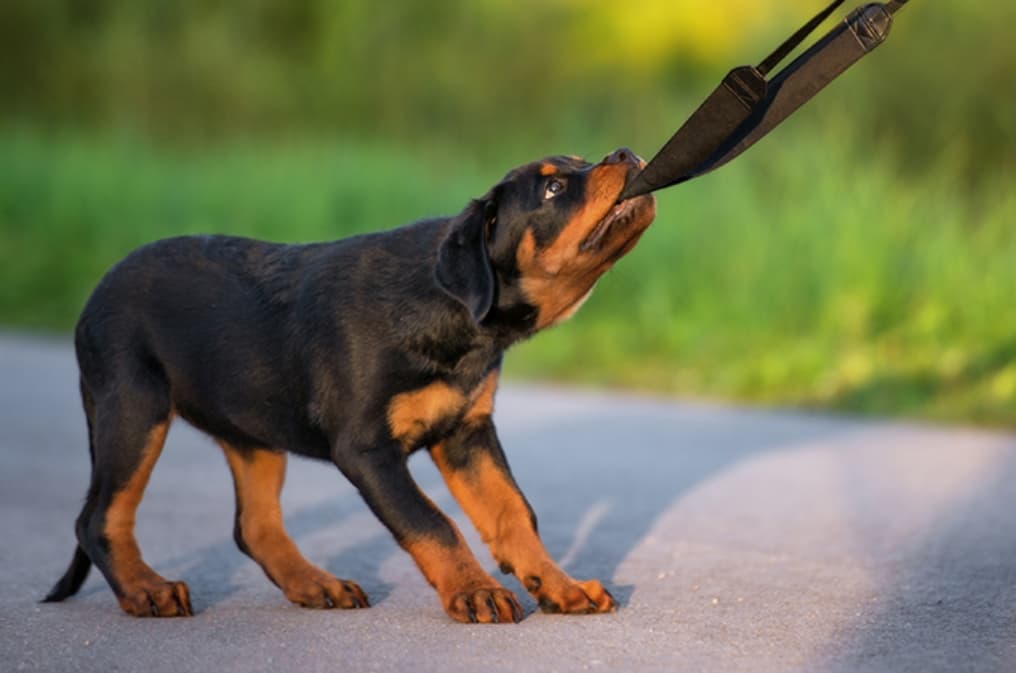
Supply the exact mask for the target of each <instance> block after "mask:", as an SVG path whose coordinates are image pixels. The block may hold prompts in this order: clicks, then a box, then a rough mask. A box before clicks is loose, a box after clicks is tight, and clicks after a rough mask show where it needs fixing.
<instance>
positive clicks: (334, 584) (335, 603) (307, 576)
mask: <svg viewBox="0 0 1016 673" xmlns="http://www.w3.org/2000/svg"><path fill="white" fill-rule="evenodd" d="M279 584H280V585H281V587H282V592H283V593H284V594H285V595H286V598H288V599H289V600H290V601H292V602H293V603H296V604H297V605H300V606H303V607H305V608H321V609H331V608H347V609H348V608H368V607H370V601H368V600H367V594H365V593H364V592H363V589H361V588H360V586H359V585H358V584H357V583H356V582H351V581H349V580H341V579H338V578H337V577H333V576H332V575H330V574H329V573H326V572H325V571H323V570H319V569H317V568H314V567H308V568H304V569H303V571H302V572H300V573H294V574H292V575H290V576H288V577H286V578H285V579H284V580H282V581H280V582H279Z"/></svg>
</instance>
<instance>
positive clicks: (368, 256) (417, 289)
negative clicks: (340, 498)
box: [46, 149, 655, 622]
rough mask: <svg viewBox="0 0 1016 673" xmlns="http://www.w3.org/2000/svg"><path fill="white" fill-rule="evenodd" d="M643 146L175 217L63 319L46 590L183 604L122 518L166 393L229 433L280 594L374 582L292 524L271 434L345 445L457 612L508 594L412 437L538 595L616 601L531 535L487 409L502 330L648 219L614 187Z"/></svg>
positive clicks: (238, 526) (145, 463)
mask: <svg viewBox="0 0 1016 673" xmlns="http://www.w3.org/2000/svg"><path fill="white" fill-rule="evenodd" d="M642 165H644V162H642V160H641V159H639V158H638V157H636V156H635V155H633V154H632V153H631V152H630V151H628V150H626V149H620V150H617V151H616V152H614V153H612V154H611V155H610V156H608V157H606V158H605V159H604V160H603V161H602V162H600V163H598V164H595V165H591V164H589V163H587V162H585V161H582V160H580V159H578V158H575V157H552V158H549V159H546V160H544V161H540V162H535V163H532V164H528V165H525V166H522V167H520V168H518V169H516V170H513V171H512V172H510V173H509V174H508V175H507V176H506V177H505V178H504V180H502V181H501V182H500V183H499V184H497V185H496V186H495V187H494V188H493V189H491V190H490V192H489V193H488V194H487V195H486V196H484V197H482V198H480V199H477V200H474V201H472V202H471V203H470V204H469V205H468V206H466V208H465V210H463V211H462V213H460V214H459V215H458V216H456V217H451V218H441V219H432V220H425V221H422V222H417V223H415V224H411V225H408V226H405V227H402V228H399V229H394V230H392V231H387V232H382V233H376V234H369V235H364V236H357V237H353V238H349V239H345V240H341V241H337V242H332V243H322V244H313V245H277V244H271V243H264V242H259V241H253V240H247V239H240V238H228V237H221V236H188V237H181V238H173V239H168V240H163V241H158V242H156V243H152V244H150V245H147V246H145V247H142V248H140V249H139V250H137V251H135V252H133V253H132V254H130V255H129V256H128V257H127V258H126V259H124V260H123V261H121V262H120V263H119V264H117V265H116V266H115V267H113V269H112V270H111V271H109V273H108V274H107V275H106V276H105V278H103V280H102V281H101V283H100V284H99V286H98V287H97V288H96V290H95V292H94V293H93V295H92V297H91V299H90V300H89V301H88V304H87V305H86V307H85V310H84V312H83V314H82V316H81V319H80V320H79V322H78V325H77V330H76V333H75V345H76V349H77V357H78V363H79V367H80V371H81V396H82V399H83V401H84V408H85V415H86V417H87V419H88V429H89V439H90V451H91V458H92V479H91V485H90V487H89V489H88V495H87V498H86V501H85V505H84V508H83V509H82V511H81V514H80V516H79V517H78V519H77V525H76V533H77V539H78V548H77V550H76V552H75V555H74V559H73V561H72V562H71V565H70V568H69V569H68V570H67V572H66V574H65V575H64V576H63V578H61V579H60V581H59V582H58V583H57V584H56V586H55V587H54V588H53V589H52V591H51V592H50V594H49V595H48V596H47V598H46V600H47V601H59V600H62V599H64V598H66V597H67V596H70V595H72V594H73V593H75V592H76V591H77V590H78V588H79V587H80V586H81V584H82V582H83V581H84V579H85V576H86V575H87V574H88V570H89V568H90V567H91V564H92V563H95V565H97V566H98V568H99V570H101V571H102V573H103V575H105V576H106V579H107V580H108V581H109V584H110V586H111V587H112V588H113V592H114V593H115V594H116V596H117V599H118V600H119V602H120V606H121V607H122V608H123V609H124V610H125V611H126V612H128V613H129V614H132V615H138V616H149V615H151V616H159V617H171V616H176V615H190V614H191V612H192V610H191V602H190V598H189V595H188V590H187V587H186V585H185V584H184V583H183V582H172V581H168V580H165V579H163V578H162V577H161V576H160V575H158V574H157V573H156V572H155V571H154V570H152V569H151V568H150V567H148V565H146V564H145V562H144V561H143V560H142V558H141V553H140V550H139V549H138V545H137V541H136V540H135V537H134V514H135V510H136V509H137V506H138V503H139V501H140V500H141V497H142V494H143V492H144V489H145V485H146V483H147V482H148V478H149V475H150V474H151V472H152V468H153V467H154V465H155V462H156V461H157V460H158V458H159V453H160V451H161V450H162V445H163V441H164V439H165V437H166V431H167V430H168V428H169V425H170V423H171V422H172V421H173V419H174V418H176V417H178V416H179V417H181V418H183V419H185V420H187V421H188V422H190V423H191V424H192V425H194V426H195V427H197V428H199V429H201V430H202V431H204V432H206V433H208V434H209V435H211V436H212V437H213V438H214V439H215V440H216V441H217V442H218V444H219V446H220V447H221V448H222V450H223V452H224V453H225V455H226V461H227V462H228V464H229V467H230V470H231V471H232V473H233V480H234V485H235V490H236V523H235V528H234V537H235V539H236V543H237V545H239V547H240V549H241V550H242V551H243V552H244V553H246V554H248V555H249V556H251V557H252V558H253V559H254V560H255V561H257V562H258V563H259V564H260V565H261V567H262V568H263V569H264V571H265V573H266V574H267V575H268V577H269V579H270V580H271V581H272V582H274V583H275V584H276V585H278V586H279V588H281V589H282V591H283V592H284V593H285V595H286V597H287V598H288V599H289V600H291V601H293V602H294V603H298V604H300V605H305V606H310V607H343V608H356V607H365V606H367V604H368V603H367V597H366V596H365V595H364V593H363V591H362V590H361V589H360V587H358V586H357V585H356V584H355V583H353V582H351V581H348V580H341V579H336V578H335V577H333V576H331V575H330V574H328V573H326V572H324V571H323V570H321V569H319V568H317V567H316V566H314V565H312V564H311V563H309V562H308V561H307V560H306V559H305V558H304V557H303V556H302V555H301V554H300V552H299V551H298V550H297V548H296V546H295V545H294V543H293V541H292V540H291V539H290V538H289V536H288V535H287V534H286V531H285V529H284V528H283V523H282V514H281V511H280V506H279V492H280V489H281V488H282V482H283V478H284V476H285V470H286V453H285V452H286V451H292V452H294V453H297V454H301V455H304V456H310V457H313V458H320V459H322V460H329V461H332V462H333V463H334V464H335V465H336V466H337V467H338V468H339V470H340V471H341V472H342V473H343V474H344V475H345V476H346V477H347V478H348V479H349V480H350V481H351V482H352V483H353V484H354V485H355V486H356V488H357V489H358V490H359V492H360V493H361V495H362V496H363V498H364V500H365V501H366V502H367V504H368V506H369V507H370V509H371V510H373V512H374V514H376V515H377V516H378V518H379V519H380V520H381V521H382V522H383V523H384V525H385V526H387V527H388V529H389V530H390V531H391V532H392V534H393V535H394V536H395V539H396V540H397V541H398V543H399V544H400V545H401V546H402V547H403V548H404V549H405V550H406V551H408V552H409V553H410V554H411V555H412V556H413V559H414V560H415V561H416V563H417V564H418V565H419V567H420V570H422V571H423V574H424V575H425V576H426V578H427V580H428V581H429V582H430V583H431V584H432V585H433V586H434V587H435V588H436V589H437V592H438V594H439V596H440V598H441V603H442V604H443V606H444V609H445V611H446V612H447V613H448V614H449V615H450V616H451V617H452V618H453V619H456V620H458V621H462V622H470V621H474V622H517V621H519V620H520V619H521V618H522V610H521V608H520V606H519V603H518V601H517V599H516V598H515V596H514V595H513V594H512V593H511V592H510V591H508V590H507V589H505V588H503V587H502V586H501V585H500V584H499V583H498V582H497V581H496V580H495V579H494V578H492V577H491V576H490V575H489V574H487V572H485V571H484V569H483V568H482V567H481V566H480V564H479V563H478V562H477V561H476V559H475V558H474V557H473V555H472V554H471V552H470V551H469V549H468V547H467V546H466V544H465V543H464V542H463V539H462V536H461V534H460V533H459V531H458V530H457V529H456V527H455V525H454V524H453V523H452V522H451V521H450V520H449V519H448V518H447V517H446V516H445V515H443V514H442V513H441V512H440V511H439V510H438V509H437V507H435V506H434V503H432V502H431V501H430V500H429V499H428V498H427V497H426V496H425V495H424V494H423V493H422V492H421V491H420V489H419V488H418V487H417V486H416V484H415V483H414V482H413V479H412V477H411V476H410V473H409V471H408V469H407V466H406V462H407V456H408V455H409V454H410V453H411V452H412V451H414V450H416V449H418V448H426V449H427V450H428V451H429V452H430V455H431V457H432V458H433V460H434V462H435V463H436V464H437V467H438V468H439V469H440V471H441V474H442V475H443V476H444V479H445V481H446V482H447V484H448V488H449V490H450V491H451V493H452V494H453V495H454V497H455V498H456V499H457V500H458V502H459V503H460V504H461V506H462V508H463V510H464V511H465V512H466V514H467V515H468V516H469V518H470V519H471V520H472V521H473V523H474V524H475V525H476V527H477V529H478V530H479V532H480V534H481V536H482V538H483V540H484V542H485V543H487V544H488V545H489V546H490V551H491V553H492V554H493V556H494V559H495V560H496V561H497V563H498V564H500V567H501V570H502V571H504V572H505V573H513V574H514V575H515V576H516V577H517V578H518V580H519V581H520V582H521V583H522V584H523V585H524V586H525V588H526V589H527V590H528V591H529V592H530V593H532V595H533V596H534V597H535V598H536V600H537V601H538V603H539V605H540V606H541V607H542V608H543V609H544V610H546V611H553V612H565V613H589V612H606V611H609V610H611V609H613V608H614V601H613V599H612V598H611V596H610V594H609V593H607V591H606V590H604V588H603V586H602V585H601V584H600V583H599V582H598V581H595V580H589V581H576V580H574V579H572V578H571V577H569V576H568V575H567V574H565V573H564V572H563V571H562V570H561V569H560V568H559V567H558V566H557V565H556V564H555V563H554V562H553V561H552V560H551V559H550V557H549V556H548V555H547V553H546V551H545V550H544V547H543V544H542V543H541V542H540V539H539V537H538V536H537V532H536V518H535V517H534V515H533V512H532V510H531V509H530V507H529V504H528V503H527V502H526V500H525V498H524V497H523V496H522V494H521V493H520V492H519V489H518V487H517V485H516V484H515V481H514V479H513V478H512V475H511V473H510V472H509V470H508V464H507V462H506V460H505V456H504V453H503V452H502V450H501V445H500V442H499V441H498V438H497V434H496V432H495V429H494V424H493V422H492V420H491V413H492V410H493V404H494V393H495V390H496V389H497V382H498V373H499V370H500V367H501V358H502V355H503V353H504V351H505V350H506V349H507V348H508V347H509V346H510V345H511V344H512V343H514V342H516V341H518V340H520V339H523V338H526V337H528V336H530V335H531V334H533V333H534V332H536V331H538V330H540V329H542V328H545V327H549V326H551V325H553V324H555V323H558V322H561V321H562V320H565V319H566V318H568V317H569V316H570V315H572V314H573V313H574V312H575V311H576V310H577V309H578V307H579V305H580V304H581V303H582V301H583V300H584V299H585V298H586V297H587V296H588V294H589V293H590V291H591V290H592V288H593V285H594V284H595V283H596V281H597V279H598V278H599V277H600V276H601V275H602V274H603V273H604V272H605V271H606V270H607V269H609V268H610V267H611V265H612V264H613V263H614V262H616V261H617V260H618V259H619V258H620V257H621V256H622V255H624V254H625V253H627V252H628V251H629V250H631V249H632V247H633V246H634V245H635V243H636V242H637V241H638V239H639V237H640V236H641V234H642V233H643V232H644V231H645V229H646V228H647V227H648V226H649V224H650V222H651V221H652V219H653V216H654V214H655V203H654V201H653V197H652V196H642V197H638V198H636V199H632V200H629V201H624V202H622V203H621V204H617V203H616V202H617V199H618V196H619V195H620V193H621V190H622V188H623V187H624V186H625V184H626V182H627V181H628V180H629V179H631V178H632V177H633V176H634V175H635V174H637V173H638V171H639V169H640V167H641V166H642Z"/></svg>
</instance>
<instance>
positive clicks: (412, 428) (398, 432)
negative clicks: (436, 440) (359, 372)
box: [387, 381, 467, 449]
mask: <svg viewBox="0 0 1016 673" xmlns="http://www.w3.org/2000/svg"><path fill="white" fill-rule="evenodd" d="M466 401H467V400H466V396H465V395H464V394H463V393H462V392H461V391H459V390H456V389H455V388H452V387H451V386H449V385H448V384H447V383H445V382H443V381H435V382H433V383H431V384H428V385H426V386H424V387H423V388H420V389H418V390H412V391H409V392H405V393H399V394H398V395H395V396H394V397H393V398H392V400H391V402H389V403H388V414H387V415H388V428H389V429H390V430H391V433H392V437H394V438H395V439H397V440H398V441H399V442H401V443H402V445H403V446H404V447H405V448H407V449H412V448H415V445H416V444H417V442H419V441H420V439H421V438H422V437H423V436H424V435H425V434H426V433H427V431H428V430H429V429H430V428H432V427H433V426H434V425H435V424H436V423H438V422H440V421H442V420H444V419H446V418H448V417H450V416H455V415H457V414H459V413H461V411H462V409H463V408H464V407H465V405H466Z"/></svg>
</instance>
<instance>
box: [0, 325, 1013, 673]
mask: <svg viewBox="0 0 1016 673" xmlns="http://www.w3.org/2000/svg"><path fill="white" fill-rule="evenodd" d="M75 382H76V378H75V369H74V361H73V355H72V353H71V349H70V347H69V344H68V343H67V342H65V341H60V340H45V339H32V338H29V337H25V336H15V335H6V336H0V535H2V538H0V540H2V544H0V671H21V670H31V671H34V670H38V671H46V672H47V673H53V672H58V671H76V670H81V671H145V672H152V673H154V672H159V671H174V672H175V673H179V672H180V671H213V670H214V671H245V672H253V671H280V670H281V671H286V670H292V671H301V672H305V671H309V672H313V671H352V672H357V673H359V672H363V671H413V672H427V671H435V672H441V673H453V672H456V671H484V672H485V673H495V672H499V671H523V672H537V671H818V672H824V671H915V672H916V671H920V672H922V673H923V672H926V671H949V672H950V673H952V672H955V671H1016V436H1013V435H1008V434H1001V433H992V432H983V431H974V430H966V429H951V428H937V427H929V426H924V425H917V424H905V423H885V422H870V421H863V422H862V421H859V420H854V419H843V418H835V417H828V416H820V415H810V414H801V413H784V412H768V411H757V410H745V409H739V408H733V407H724V406H719V405H709V404H701V403H687V402H674V401H662V400H658V399H649V398H640V397H634V396H620V395H610V394H600V393H591V392H578V391H572V390H562V389H554V388H546V387H527V386H518V385H506V386H505V387H504V389H503V390H502V391H501V393H500V395H499V398H498V407H497V413H496V417H495V418H496V420H497V422H498V424H499V427H500V431H501V435H502V438H503V440H504V443H505V446H506V450H507V452H508V455H509V459H510V460H511V462H512V465H513V467H514V469H515V472H516V476H517V478H518V481H519V482H520V483H521V485H522V487H523V489H524V490H525V492H526V493H527V495H528V496H529V498H530V500H531V501H532V504H533V506H534V508H535V509H536V511H537V513H538V515H539V518H540V528H541V532H542V533H543V536H544V538H545V541H546V543H547V546H548V547H549V549H550V550H551V553H552V554H553V555H554V556H555V557H557V558H559V559H561V560H563V563H564V566H565V568H566V569H567V570H568V571H569V572H570V573H572V574H573V575H574V576H576V577H582V578H585V577H596V578H600V579H602V580H604V581H605V582H606V584H607V586H608V587H609V588H610V589H611V590H612V592H613V593H614V595H615V596H616V597H617V598H619V599H620V601H621V603H622V608H621V609H620V610H619V611H618V612H616V613H614V614H609V615H600V616H592V617H562V616H555V615H544V614H541V613H537V612H534V606H533V604H532V601H528V602H526V603H525V605H526V607H527V617H526V619H525V620H524V621H523V622H522V623H521V624H518V625H499V626H484V625H478V626H463V625H458V624H454V623H452V622H450V621H449V620H448V619H446V617H445V616H444V614H443V612H442V611H441V608H440V605H439V603H438V601H437V598H436V596H435V594H434V593H433V592H432V591H431V589H430V588H429V587H428V586H427V585H426V583H425V582H424V581H423V579H422V578H421V577H420V575H419V573H418V571H417V570H416V568H415V567H414V566H413V564H412V562H411V560H410V559H409V558H408V557H407V556H406V555H405V554H404V553H403V552H402V551H401V550H399V549H398V548H397V547H396V546H395V545H394V543H393V542H392V541H391V540H390V539H389V537H388V535H387V533H386V532H385V531H384V530H383V529H382V528H381V526H380V524H378V523H377V522H376V521H375V520H374V519H373V518H372V517H371V515H370V514H369V512H368V511H367V509H366V507H365V506H364V505H363V504H362V503H361V502H360V500H359V498H358V497H357V495H356V493H355V492H354V491H353V489H352V488H351V487H350V486H349V485H348V484H347V483H345V482H344V481H343V480H342V478H341V477H340V475H339V474H338V473H337V471H336V470H335V469H334V468H332V467H331V466H329V465H327V464H320V463H312V462H309V461H301V460H293V461H291V467H290V473H289V478H288V480H287V484H286V489H285V492H284V498H283V503H284V508H285V512H286V522H287V526H288V527H289V529H290V531H291V533H292V534H293V536H294V538H295V539H296V540H297V542H298V544H299V545H300V546H301V548H302V549H303V550H304V552H305V554H306V555H307V556H308V557H309V558H310V559H311V560H312V561H315V562H316V563H318V564H320V565H322V566H323V567H325V568H327V569H329V570H331V571H332V572H334V573H335V574H337V575H340V576H343V577H349V578H352V579H355V580H356V581H358V582H360V583H361V584H362V586H363V587H364V589H365V590H366V591H367V592H368V594H370V596H371V598H372V600H373V602H374V607H373V608H371V609H370V610H363V611H353V612H343V611H330V612H323V611H312V610H303V609H300V608H297V607H293V606H291V605H289V604H288V603H287V602H286V601H285V599H284V598H283V596H282V595H281V593H280V592H279V591H278V590H277V589H276V588H275V587H273V586H272V585H271V584H270V583H269V582H268V581H267V580H266V579H265V578H264V576H263V575H262V574H261V571H260V569H258V568H257V567H256V566H255V564H254V563H253V562H252V561H250V560H248V559H247V558H246V557H244V556H242V555H241V554H240V552H239V551H238V550H237V549H236V548H235V547H234V545H233V542H232V537H231V529H232V508H233V504H232V489H231V486H230V478H229V474H228V472H227V469H226V466H225V462H224V460H223V459H222V456H221V455H220V453H219V451H218V450H217V449H216V448H215V447H214V445H213V444H211V443H210V442H209V441H208V440H207V439H205V438H203V437H202V436H200V435H199V434H197V433H195V432H194V431H192V430H190V429H188V428H186V427H185V426H184V425H183V424H180V423H178V424H177V425H175V426H174V428H173V430H172V432H171V433H170V439H169V442H168V444H167V447H166V450H165V451H164V453H163V457H162V459H161V460H160V463H159V465H158V466H157V467H156V470H155V474H154V476H153V479H152V483H151V485H150V487H149V489H148V492H147V495H146V498H145V500H144V502H143V504H142V506H141V509H140V512H139V517H138V519H139V539H140V543H141V547H142V549H143V551H144V553H145V557H146V559H147V560H148V561H149V563H151V565H152V566H153V567H155V568H156V569H157V570H158V571H159V572H160V573H162V574H163V575H165V576H166V577H169V578H172V579H183V580H186V581H187V582H188V583H189V585H190V588H191V592H192V595H193V599H194V607H195V610H196V611H197V615H196V616H195V617H194V618H192V619H175V620H139V619H133V618H130V617H127V616H125V615H123V614H121V612H120V610H119V608H118V607H117V605H116V602H115V601H114V599H113V596H112V594H111V593H110V591H109V589H108V588H107V586H106V585H105V583H104V582H103V580H102V578H101V577H100V576H98V574H97V573H94V571H93V575H92V576H91V577H90V579H89V580H88V582H87V583H86V584H85V587H84V588H83V590H82V592H81V593H80V594H79V595H78V596H76V597H74V598H72V599H70V600H68V601H67V602H65V603H62V604H55V605H39V604H37V603H36V601H37V600H38V599H39V598H40V597H41V596H42V595H43V594H44V593H45V591H46V590H47V589H48V588H49V586H50V585H51V584H52V582H53V581H54V580H55V579H56V578H57V577H58V575H59V574H60V573H61V572H62V571H63V570H64V568H65V566H66V564H67V562H68V560H69V559H70V554H71V551H72V549H73V545H74V542H73V533H72V522H73V519H74V517H75V516H76V514H77V511H78V508H79V506H80V503H81V499H82V497H83V495H84V491H85V487H86V482H87V474H88V459H87V450H86V448H85V431H84V422H83V417H82V414H81V411H80V409H79V406H78V401H77V392H76V385H75ZM412 467H413V470H414V473H415V474H416V475H417V477H418V480H419V481H420V483H421V485H423V487H424V488H425V489H426V490H427V491H428V492H429V493H430V494H431V495H432V497H433V498H434V499H435V500H436V501H437V502H438V503H439V504H440V505H441V506H442V507H443V508H445V510H446V511H448V512H449V513H450V514H452V515H453V516H454V517H455V518H456V520H457V521H458V522H459V524H460V526H461V527H462V529H463V531H464V532H466V535H467V539H468V540H469V541H470V543H471V544H472V545H473V546H474V549H476V550H477V551H478V556H479V558H481V559H482V560H483V562H484V563H487V564H488V565H490V566H491V567H492V566H493V563H492V562H490V557H489V555H488V554H487V553H486V551H485V550H483V549H482V548H481V546H480V545H479V540H478V539H477V536H476V535H475V534H474V533H473V531H472V528H471V527H470V526H469V525H468V522H467V521H465V519H464V518H463V516H462V514H461V512H460V510H459V509H458V508H457V507H456V506H455V504H454V502H453V501H452V499H451V498H450V497H449V495H448V493H447V492H446V491H445V489H444V487H443V486H442V484H441V480H440V477H439V475H438V474H437V472H436V471H435V470H434V468H433V467H432V466H431V465H430V464H429V462H428V459H427V457H426V456H425V455H418V456H415V457H414V458H413V459H412ZM506 584H507V586H509V587H510V588H512V589H515V590H516V591H518V592H520V595H521V594H524V592H523V591H521V587H519V586H518V585H517V584H516V583H515V582H514V580H511V579H506Z"/></svg>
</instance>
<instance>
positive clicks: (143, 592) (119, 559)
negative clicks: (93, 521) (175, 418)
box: [103, 416, 192, 617]
mask: <svg viewBox="0 0 1016 673" xmlns="http://www.w3.org/2000/svg"><path fill="white" fill-rule="evenodd" d="M171 422H172V416H170V417H169V418H167V419H166V420H165V421H162V422H161V423H158V424H156V425H155V426H153V427H152V429H151V430H149V432H148V437H147V438H146V440H145V446H144V447H143V448H142V450H141V458H140V460H139V461H138V465H137V467H136V468H135V470H134V474H132V475H131V477H130V479H128V480H127V483H126V484H124V486H123V487H122V488H121V489H120V490H118V491H117V492H116V493H115V494H114V495H113V498H112V500H111V501H110V504H109V507H108V508H107V509H106V517H105V526H104V529H103V535H104V536H105V538H106V540H107V541H108V542H109V568H110V571H111V572H112V574H113V577H114V578H115V582H116V585H117V586H116V587H115V589H116V595H117V601H118V602H119V603H120V607H121V608H123V610H124V612H127V613H128V614H132V615H136V616H139V617H146V616H160V617H174V616H187V615H190V614H191V613H192V610H191V605H190V596H189V594H188V591H187V585H185V584H184V583H183V582H169V581H167V580H166V579H164V578H163V577H162V576H161V575H159V574H158V573H157V572H155V571H154V570H152V569H151V567H149V566H148V564H146V563H145V562H144V559H142V557H141V549H140V548H139V547H138V541H137V538H135V537H134V523H135V517H136V514H137V510H138V505H139V504H140V503H141V498H142V497H143V496H144V493H145V487H146V486H147V485H148V480H149V478H150V477H151V475H152V469H153V468H154V467H155V463H156V461H158V460H159V456H160V455H161V454H162V447H163V445H164V444H165V442H166V433H167V432H168V431H169V425H170V423H171Z"/></svg>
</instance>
